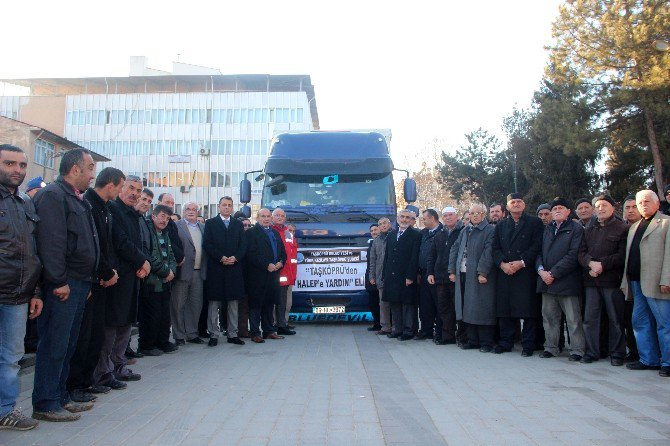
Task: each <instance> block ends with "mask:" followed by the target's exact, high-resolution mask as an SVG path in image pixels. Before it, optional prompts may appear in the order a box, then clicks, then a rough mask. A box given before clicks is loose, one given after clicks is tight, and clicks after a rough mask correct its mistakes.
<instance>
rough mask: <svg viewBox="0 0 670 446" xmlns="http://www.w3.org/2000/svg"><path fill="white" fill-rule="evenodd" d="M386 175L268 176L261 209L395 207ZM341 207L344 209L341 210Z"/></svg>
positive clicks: (392, 187) (391, 179) (392, 188)
mask: <svg viewBox="0 0 670 446" xmlns="http://www.w3.org/2000/svg"><path fill="white" fill-rule="evenodd" d="M394 196H395V194H394V186H393V176H392V174H390V173H383V174H367V175H346V174H344V175H343V174H332V175H327V176H314V175H282V174H269V175H268V176H267V177H266V183H265V187H264V188H263V199H262V203H263V206H268V207H270V208H275V207H278V206H281V207H282V208H300V207H310V208H319V207H324V208H333V207H334V208H336V209H341V210H343V211H346V208H347V207H352V206H353V207H361V208H370V207H378V206H383V207H386V206H388V205H393V204H394V203H395V199H394ZM343 207H344V208H343Z"/></svg>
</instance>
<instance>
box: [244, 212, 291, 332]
mask: <svg viewBox="0 0 670 446" xmlns="http://www.w3.org/2000/svg"><path fill="white" fill-rule="evenodd" d="M271 223H272V214H271V213H270V211H269V210H268V209H265V208H263V209H261V210H259V211H258V214H257V215H256V225H255V226H254V227H252V228H251V229H249V230H248V231H247V232H246V236H247V256H246V261H247V268H248V274H247V292H248V294H249V324H250V330H249V331H250V334H251V340H252V341H254V342H256V343H261V342H265V341H264V339H268V338H269V339H284V337H283V336H281V335H278V334H277V333H276V332H275V331H274V328H273V326H272V311H273V308H274V305H275V304H277V303H278V301H279V291H280V290H279V279H280V273H279V270H281V268H282V266H284V264H285V263H286V250H285V249H284V244H283V243H282V241H281V237H280V235H279V233H278V232H277V231H276V230H275V229H273V228H272V227H271V226H270V224H271ZM261 329H262V334H263V336H262V337H261Z"/></svg>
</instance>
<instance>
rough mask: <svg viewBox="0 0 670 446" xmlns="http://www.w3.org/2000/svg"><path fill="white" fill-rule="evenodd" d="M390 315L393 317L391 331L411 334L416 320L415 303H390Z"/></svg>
mask: <svg viewBox="0 0 670 446" xmlns="http://www.w3.org/2000/svg"><path fill="white" fill-rule="evenodd" d="M391 317H392V318H393V333H394V334H398V335H407V336H413V335H414V330H415V321H416V305H413V304H403V303H400V302H392V303H391Z"/></svg>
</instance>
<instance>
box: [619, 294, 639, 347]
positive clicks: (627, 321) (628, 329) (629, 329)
mask: <svg viewBox="0 0 670 446" xmlns="http://www.w3.org/2000/svg"><path fill="white" fill-rule="evenodd" d="M634 303H635V301H633V300H626V301H624V305H623V313H624V315H623V330H624V334H625V336H626V347H628V353H629V354H630V356H631V357H632V358H633V359H634V360H637V359H638V358H639V357H640V356H639V355H638V353H637V342H636V341H635V333H633V304H634Z"/></svg>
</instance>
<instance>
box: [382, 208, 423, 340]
mask: <svg viewBox="0 0 670 446" xmlns="http://www.w3.org/2000/svg"><path fill="white" fill-rule="evenodd" d="M415 219H416V216H415V214H414V212H412V211H409V210H407V209H403V210H402V211H400V213H399V214H398V229H397V230H395V231H393V232H390V233H389V235H388V237H387V240H386V253H385V255H384V272H383V276H384V293H383V294H382V300H383V301H386V302H390V304H391V317H392V319H393V332H392V333H391V334H389V335H388V336H389V337H390V338H400V340H401V341H406V340H408V339H412V338H413V337H414V332H415V331H416V324H415V321H416V305H417V300H418V295H417V294H418V293H417V287H416V277H417V273H418V271H419V245H420V244H421V233H420V232H419V231H417V230H416V229H414V228H413V227H411V225H412V224H413V222H414V220H415Z"/></svg>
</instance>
